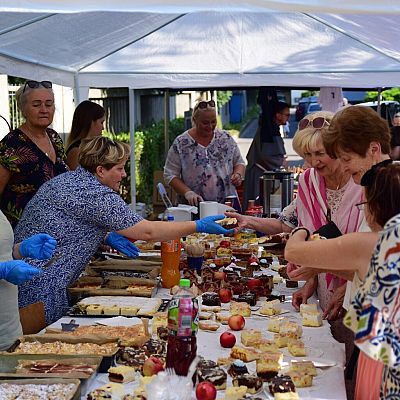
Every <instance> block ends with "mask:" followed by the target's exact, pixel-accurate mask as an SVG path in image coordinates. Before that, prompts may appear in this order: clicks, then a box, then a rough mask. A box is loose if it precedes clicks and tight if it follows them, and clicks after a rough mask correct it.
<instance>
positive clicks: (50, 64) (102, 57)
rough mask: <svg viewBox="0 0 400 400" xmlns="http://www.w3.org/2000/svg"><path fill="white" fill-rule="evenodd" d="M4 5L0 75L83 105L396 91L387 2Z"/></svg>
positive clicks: (397, 64)
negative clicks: (305, 90)
mask: <svg viewBox="0 0 400 400" xmlns="http://www.w3.org/2000/svg"><path fill="white" fill-rule="evenodd" d="M7 3H9V2H5V1H1V0H0V73H6V74H9V75H15V76H21V77H25V78H29V79H37V80H43V79H48V80H51V81H53V82H55V83H58V84H61V85H64V86H69V87H75V90H76V100H77V101H80V100H81V99H83V98H85V97H86V96H87V94H85V90H86V93H87V89H88V88H89V87H129V88H130V89H139V88H141V89H142V88H180V89H184V88H191V89H194V88H211V87H215V88H218V87H248V86H269V85H270V86H302V87H306V86H314V87H320V86H341V87H360V88H371V87H382V86H400V29H399V28H398V18H399V15H398V14H400V2H395V1H392V0H384V1H381V2H379V3H378V4H377V3H376V0H364V1H362V2H360V1H358V0H353V1H336V2H335V3H333V2H331V1H329V2H328V1H325V0H324V1H321V0H308V1H301V0H298V1H295V0H292V1H289V0H280V1H269V0H250V1H245V2H242V1H239V0H230V1H229V2H228V1H225V0H224V1H218V2H216V1H211V0H204V1H201V2H200V1H196V0H195V1H192V2H190V4H189V3H187V1H184V0H180V1H179V0H176V1H165V2H164V1H161V0H160V1H155V0H148V1H140V0H137V1H132V2H127V1H123V0H117V1H114V2H106V1H104V0H96V1H85V2H81V1H77V0H73V1H71V0H69V1H57V2H54V1H53V2H50V1H47V0H42V1H36V2H31V1H22V0H21V1H17V0H14V1H13V2H12V4H7ZM10 3H11V2H10ZM115 10H118V11H115ZM289 11H291V12H289ZM311 12H312V13H313V14H310V13H311ZM329 12H335V13H336V14H328V13H329ZM314 13H318V14H314ZM376 13H380V14H376ZM133 98H134V97H133V95H132V93H130V99H131V100H132V99H133ZM130 110H131V133H132V143H133V144H134V142H133V132H134V129H133V128H134V123H133V121H134V119H133V110H134V107H133V104H131V106H130ZM133 147H134V146H133ZM132 156H134V152H133V154H132ZM131 165H132V166H133V168H134V163H131ZM131 173H132V176H135V175H134V171H131ZM134 191H135V187H134V185H133V188H132V195H133V196H132V200H133V203H135V196H134Z"/></svg>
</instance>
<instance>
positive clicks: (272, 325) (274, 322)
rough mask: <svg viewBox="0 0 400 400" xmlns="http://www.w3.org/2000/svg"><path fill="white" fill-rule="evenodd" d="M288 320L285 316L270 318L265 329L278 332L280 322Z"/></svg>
mask: <svg viewBox="0 0 400 400" xmlns="http://www.w3.org/2000/svg"><path fill="white" fill-rule="evenodd" d="M285 322H289V320H288V319H287V318H285V317H276V318H272V319H270V321H269V322H268V325H267V330H269V331H270V332H274V333H279V331H280V327H281V324H283V323H285Z"/></svg>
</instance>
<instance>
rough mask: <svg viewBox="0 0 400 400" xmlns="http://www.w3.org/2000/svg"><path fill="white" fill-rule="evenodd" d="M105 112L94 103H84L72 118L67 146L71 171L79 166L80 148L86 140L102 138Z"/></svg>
mask: <svg viewBox="0 0 400 400" xmlns="http://www.w3.org/2000/svg"><path fill="white" fill-rule="evenodd" d="M104 121H105V110H104V108H103V107H102V106H101V105H99V104H97V103H94V102H93V101H89V100H85V101H82V103H80V104H79V105H78V107H76V109H75V112H74V116H73V118H72V126H71V132H70V134H69V136H68V140H67V143H66V145H65V149H66V154H67V164H68V167H69V169H70V170H74V169H76V168H77V166H78V155H79V146H80V144H81V141H82V140H83V139H86V138H92V137H95V136H100V135H101V133H102V132H103V129H104V125H103V124H104Z"/></svg>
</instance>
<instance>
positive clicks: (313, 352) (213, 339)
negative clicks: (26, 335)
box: [51, 285, 346, 400]
mask: <svg viewBox="0 0 400 400" xmlns="http://www.w3.org/2000/svg"><path fill="white" fill-rule="evenodd" d="M295 290H296V289H287V288H286V287H284V286H283V285H279V286H278V288H277V292H279V293H280V294H286V302H285V303H284V304H283V308H284V309H285V310H289V311H290V313H287V314H284V316H286V317H288V318H290V319H291V320H294V321H296V322H298V323H299V324H300V325H301V319H300V315H299V314H298V313H297V312H295V311H294V309H293V307H292V305H291V293H293V292H294V291H295ZM156 297H160V298H170V295H169V294H168V291H167V290H165V289H160V290H159V291H158V292H157V294H156ZM74 319H75V320H76V322H77V323H78V324H80V325H90V324H93V322H94V321H95V320H96V319H94V318H81V317H79V318H74ZM70 320H71V317H64V318H61V319H60V320H59V321H57V322H55V323H54V324H52V325H51V327H52V328H60V327H61V322H69V321H70ZM267 323H268V318H267V317H262V316H252V317H250V318H246V328H255V329H260V330H261V331H262V332H263V334H264V336H265V337H266V338H272V336H273V334H272V333H271V332H268V331H267ZM226 330H229V327H228V326H224V325H221V326H220V328H219V329H218V331H216V332H205V331H199V333H198V336H197V338H198V339H197V345H198V352H197V354H198V355H201V356H203V357H205V358H206V359H211V360H214V361H216V360H217V358H218V357H228V355H229V352H230V349H224V348H222V347H221V346H220V344H219V336H220V334H221V333H222V332H224V331H226ZM233 333H234V334H235V335H236V338H237V343H240V332H233ZM302 340H303V341H304V342H305V345H306V347H307V348H309V349H310V354H309V357H307V358H310V359H317V360H319V361H322V362H323V361H334V362H335V363H336V365H335V366H333V367H330V368H323V369H322V368H318V376H317V377H316V378H314V382H313V386H312V387H310V388H303V389H298V393H299V396H300V399H301V400H309V399H310V400H311V399H313V400H317V399H318V400H345V399H346V390H345V384H344V376H343V367H344V363H345V350H344V345H343V344H341V343H338V342H337V341H336V340H334V339H333V337H332V335H331V333H330V327H329V324H328V322H327V321H324V322H323V326H322V327H319V328H307V327H303V337H302ZM283 352H284V361H290V359H293V357H290V356H289V354H288V353H287V349H284V350H283ZM254 364H255V363H250V364H249V370H250V372H251V371H252V370H255V365H254ZM228 379H229V377H228ZM107 382H108V378H107V374H98V375H97V376H96V377H95V378H94V379H92V380H91V381H89V382H87V384H85V385H84V386H83V387H82V400H83V399H86V396H87V393H88V392H90V391H91V390H93V389H95V388H97V387H99V386H101V385H103V384H105V383H107ZM136 385H137V383H136V382H133V383H130V384H127V385H126V392H127V393H131V392H132V389H133V388H134V387H135V386H136ZM265 392H268V389H266V391H265ZM257 396H258V397H261V398H265V399H269V398H272V397H269V394H267V393H265V394H263V395H259V394H258V395H257ZM219 398H223V394H222V393H221V392H219V394H218V399H219Z"/></svg>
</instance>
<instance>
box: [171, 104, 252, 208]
mask: <svg viewBox="0 0 400 400" xmlns="http://www.w3.org/2000/svg"><path fill="white" fill-rule="evenodd" d="M216 126H217V113H216V104H215V101H214V100H210V101H203V100H202V101H199V102H198V103H197V104H196V105H195V107H194V109H193V114H192V128H191V129H189V130H187V131H186V132H184V133H182V134H181V135H179V136H178V137H177V138H176V139H175V140H174V142H173V144H172V146H171V147H170V149H169V151H168V156H167V160H166V162H165V166H164V180H165V182H166V183H167V184H168V185H170V186H172V188H173V189H174V190H175V191H176V193H178V195H179V196H180V198H181V199H184V200H185V201H186V202H187V203H189V204H190V205H198V203H199V202H200V201H203V200H210V201H211V200H212V201H217V202H219V203H224V201H225V198H226V197H227V196H230V195H237V192H236V187H238V186H240V185H241V183H242V180H243V177H244V171H245V163H244V161H243V158H242V157H241V155H240V151H239V147H238V146H237V144H236V142H235V141H234V140H233V138H232V137H231V136H230V135H229V133H228V132H226V131H223V130H220V129H218V128H216Z"/></svg>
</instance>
